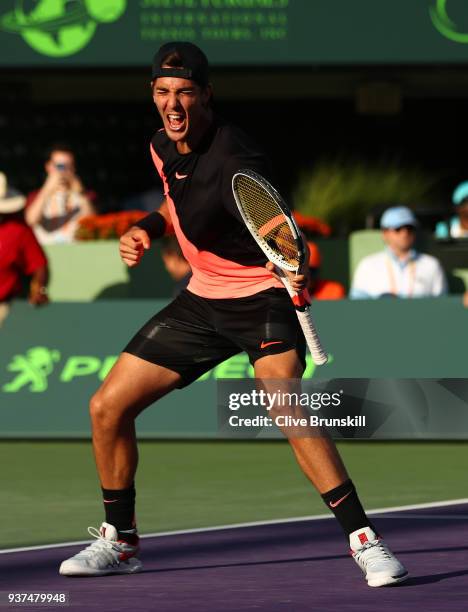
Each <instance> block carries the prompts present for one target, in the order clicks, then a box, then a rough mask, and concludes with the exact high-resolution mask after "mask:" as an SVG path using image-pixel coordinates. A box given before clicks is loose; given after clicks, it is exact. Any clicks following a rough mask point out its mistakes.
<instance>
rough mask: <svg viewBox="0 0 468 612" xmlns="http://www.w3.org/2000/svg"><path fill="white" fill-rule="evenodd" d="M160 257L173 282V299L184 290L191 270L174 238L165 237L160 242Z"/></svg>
mask: <svg viewBox="0 0 468 612" xmlns="http://www.w3.org/2000/svg"><path fill="white" fill-rule="evenodd" d="M161 257H162V260H163V262H164V265H165V267H166V270H167V271H168V272H169V274H170V276H171V277H172V279H173V280H174V283H175V284H174V291H173V295H174V297H175V296H176V295H177V294H178V293H179V292H180V291H182V289H185V287H186V286H187V285H188V282H189V280H190V277H191V276H192V268H191V267H190V264H189V263H188V261H187V260H186V259H185V257H184V256H183V254H182V250H181V248H180V246H179V242H178V240H177V238H176V237H175V236H166V237H165V238H163V239H162V242H161Z"/></svg>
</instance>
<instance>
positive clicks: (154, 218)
mask: <svg viewBox="0 0 468 612" xmlns="http://www.w3.org/2000/svg"><path fill="white" fill-rule="evenodd" d="M135 225H136V226H137V227H140V228H141V229H143V230H145V231H146V232H147V234H148V236H149V237H150V238H151V239H155V238H161V237H162V236H164V232H165V231H166V219H165V218H164V217H163V216H162V214H161V213H159V212H157V211H156V212H152V213H150V214H149V215H146V217H143V219H141V220H140V221H138V222H137V223H135Z"/></svg>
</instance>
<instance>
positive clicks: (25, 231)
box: [0, 172, 48, 325]
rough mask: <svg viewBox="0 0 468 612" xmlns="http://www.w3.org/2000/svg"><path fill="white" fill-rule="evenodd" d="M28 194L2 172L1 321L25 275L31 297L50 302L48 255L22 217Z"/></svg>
mask: <svg viewBox="0 0 468 612" xmlns="http://www.w3.org/2000/svg"><path fill="white" fill-rule="evenodd" d="M24 205H25V198H24V196H22V195H21V194H20V193H18V192H16V191H14V190H13V189H9V188H8V186H7V180H6V177H5V175H4V174H3V173H1V172H0V325H1V324H2V322H3V321H4V320H5V317H6V316H7V314H8V311H9V302H10V300H11V299H12V298H13V297H15V296H17V295H18V294H19V293H20V291H21V288H22V285H21V280H22V278H21V277H22V275H26V276H31V283H30V289H29V301H30V302H31V304H34V305H35V306H39V305H41V304H47V302H48V299H47V280H48V272H47V259H46V256H45V254H44V252H43V250H42V248H41V247H40V245H39V243H38V242H37V240H36V238H35V236H34V234H33V232H32V230H31V228H29V227H28V226H27V225H26V223H25V222H24V219H23V215H22V212H23V209H24Z"/></svg>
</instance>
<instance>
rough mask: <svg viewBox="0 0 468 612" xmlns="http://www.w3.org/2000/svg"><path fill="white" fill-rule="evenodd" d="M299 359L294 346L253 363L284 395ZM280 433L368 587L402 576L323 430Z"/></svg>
mask: <svg viewBox="0 0 468 612" xmlns="http://www.w3.org/2000/svg"><path fill="white" fill-rule="evenodd" d="M302 363H303V362H302V360H301V359H300V357H299V355H298V352H297V351H296V349H292V350H289V351H286V352H284V353H280V354H276V355H267V356H264V357H262V358H260V359H257V360H256V361H255V364H254V369H255V377H256V378H259V379H261V380H262V383H263V385H264V386H265V387H266V388H267V389H268V387H269V386H272V385H273V386H272V392H274V391H275V390H276V389H277V387H278V386H279V387H280V390H281V391H283V392H286V393H293V392H298V391H299V392H300V386H299V381H298V379H299V378H300V377H301V376H302V371H303V365H302ZM286 397H289V396H286ZM277 412H278V413H288V412H290V413H291V414H292V415H294V416H298V413H300V412H302V409H301V407H297V406H286V407H285V406H284V405H281V406H279V407H278V408H277ZM301 416H303V415H301ZM304 416H305V415H304ZM283 432H284V433H285V435H286V436H287V438H288V440H289V443H290V444H291V447H292V449H293V451H294V454H295V456H296V459H297V462H298V463H299V465H300V467H301V469H302V470H303V472H304V474H305V475H306V476H307V478H308V479H309V480H310V481H311V482H312V484H313V485H314V486H315V487H316V489H317V490H318V492H319V493H320V494H321V496H322V499H323V501H324V502H325V504H326V505H327V506H328V507H329V508H330V510H332V512H333V513H334V514H335V517H336V518H337V520H338V522H339V523H340V525H341V527H342V529H343V531H344V533H345V535H346V537H347V538H349V543H350V547H351V549H352V551H353V557H354V559H355V560H356V562H357V563H358V565H359V566H360V567H361V569H362V570H363V571H364V573H365V575H366V579H367V582H368V584H369V586H385V585H388V584H394V583H397V582H402V581H403V580H405V579H406V578H407V576H408V572H407V570H406V569H405V567H404V566H403V565H402V564H401V563H400V562H399V561H398V559H396V557H395V556H394V555H393V554H392V552H391V551H390V550H389V549H388V547H387V546H386V544H385V543H384V542H383V541H382V540H381V539H380V537H379V536H378V535H377V533H376V531H375V528H374V526H373V525H372V523H371V522H370V520H369V519H368V517H367V515H366V513H365V511H364V509H363V507H362V504H361V502H360V500H359V497H358V494H357V492H356V489H355V487H354V484H353V483H352V481H351V480H350V478H349V476H348V474H347V472H346V469H345V467H344V464H343V462H342V460H341V458H340V456H339V454H338V451H337V449H336V446H335V444H334V442H333V440H332V439H331V438H330V436H329V435H328V434H327V432H326V431H325V430H323V429H320V428H315V427H308V428H301V430H300V431H298V429H297V428H295V427H292V428H290V427H286V428H284V429H283Z"/></svg>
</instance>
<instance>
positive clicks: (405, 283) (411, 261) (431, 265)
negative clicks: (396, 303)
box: [350, 206, 447, 299]
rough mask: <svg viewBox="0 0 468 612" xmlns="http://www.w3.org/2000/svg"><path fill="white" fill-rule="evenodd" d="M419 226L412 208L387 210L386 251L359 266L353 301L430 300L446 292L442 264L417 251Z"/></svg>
mask: <svg viewBox="0 0 468 612" xmlns="http://www.w3.org/2000/svg"><path fill="white" fill-rule="evenodd" d="M417 225H418V222H417V220H416V217H415V216H414V214H413V213H412V211H411V210H410V209H409V208H406V207H405V206H396V207H393V208H389V209H387V210H386V211H385V212H384V214H383V215H382V218H381V220H380V227H381V229H382V237H383V240H384V242H385V243H386V245H387V248H386V249H385V250H384V251H381V252H379V253H375V254H373V255H368V256H367V257H364V259H363V260H362V261H361V262H360V263H359V265H358V267H357V269H356V272H355V274H354V279H353V283H352V287H351V294H350V297H351V298H355V299H356V298H357V299H359V298H379V297H401V298H415V297H431V296H439V295H443V294H445V293H446V292H447V282H446V279H445V275H444V272H443V270H442V267H441V265H440V263H439V262H438V261H437V259H435V257H431V256H430V255H425V254H422V253H418V252H417V251H416V250H415V249H414V248H413V246H414V242H415V239H416V227H417Z"/></svg>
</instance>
